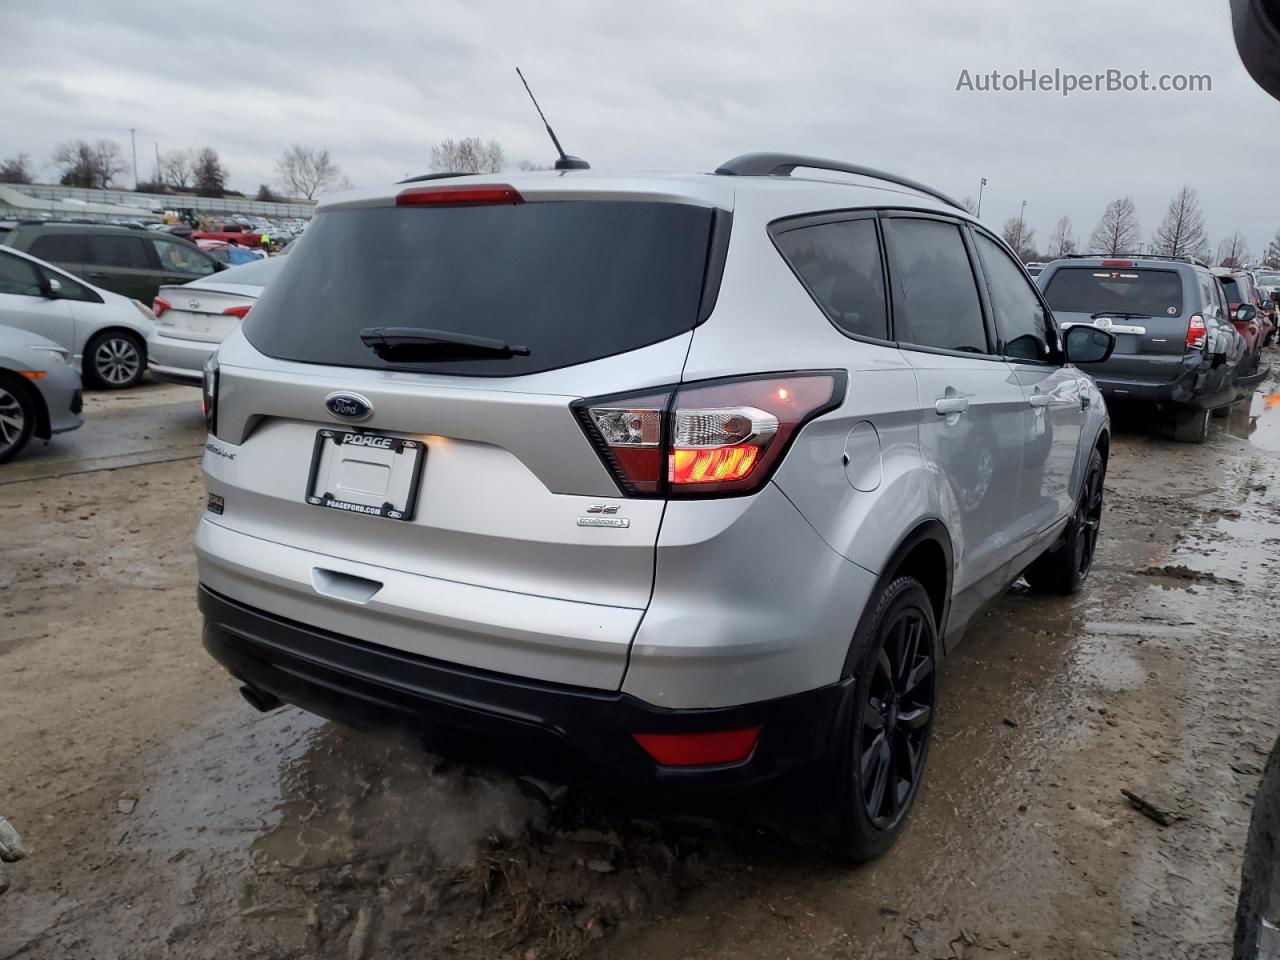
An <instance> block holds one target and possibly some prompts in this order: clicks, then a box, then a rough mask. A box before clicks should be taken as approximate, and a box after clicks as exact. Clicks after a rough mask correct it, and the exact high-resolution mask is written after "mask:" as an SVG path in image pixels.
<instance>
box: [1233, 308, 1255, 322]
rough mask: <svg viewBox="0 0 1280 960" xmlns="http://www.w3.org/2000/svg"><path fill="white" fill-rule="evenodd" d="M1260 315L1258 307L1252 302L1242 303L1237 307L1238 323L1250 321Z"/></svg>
mask: <svg viewBox="0 0 1280 960" xmlns="http://www.w3.org/2000/svg"><path fill="white" fill-rule="evenodd" d="M1257 315H1258V308H1257V307H1255V306H1254V305H1253V304H1252V303H1242V304H1240V306H1238V307H1236V323H1248V322H1249V321H1250V320H1252V319H1253V318H1254V317H1256V316H1257Z"/></svg>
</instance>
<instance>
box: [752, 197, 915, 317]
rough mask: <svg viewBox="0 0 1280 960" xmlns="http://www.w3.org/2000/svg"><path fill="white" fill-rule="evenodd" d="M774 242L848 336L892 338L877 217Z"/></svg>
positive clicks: (825, 226) (791, 233) (802, 230)
mask: <svg viewBox="0 0 1280 960" xmlns="http://www.w3.org/2000/svg"><path fill="white" fill-rule="evenodd" d="M774 239H775V242H776V243H777V245H778V250H779V251H780V252H781V253H782V255H783V257H785V258H786V260H787V262H788V263H789V264H790V265H791V268H792V269H793V270H794V271H795V272H796V274H797V275H798V276H799V277H800V279H801V281H802V282H803V283H804V285H805V287H806V289H808V291H809V293H810V295H811V296H812V297H813V298H814V300H816V301H817V302H818V305H819V306H820V307H822V310H823V312H824V313H826V315H827V317H828V318H829V319H830V320H831V322H832V323H834V324H835V325H836V326H837V327H839V328H840V329H841V330H843V331H844V332H846V333H851V334H855V335H857V336H862V337H874V338H876V339H880V340H887V339H888V337H889V319H888V309H887V307H886V303H885V295H884V268H883V265H882V263H881V260H880V241H879V239H878V238H877V236H876V222H875V220H874V219H873V218H864V219H858V220H842V221H839V222H836V223H821V224H815V225H813V226H806V227H800V228H798V229H793V230H786V231H785V232H781V233H778V234H776V235H775V238H774Z"/></svg>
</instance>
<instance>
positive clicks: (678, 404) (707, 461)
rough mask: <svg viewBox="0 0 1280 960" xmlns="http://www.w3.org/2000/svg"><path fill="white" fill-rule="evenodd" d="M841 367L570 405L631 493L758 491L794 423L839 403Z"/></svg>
mask: <svg viewBox="0 0 1280 960" xmlns="http://www.w3.org/2000/svg"><path fill="white" fill-rule="evenodd" d="M844 387H845V375H844V373H843V372H839V371H832V372H819V373H812V372H805V373H792V374H770V375H768V376H764V377H750V378H736V379H733V380H718V381H710V382H707V383H695V384H688V385H683V386H679V387H675V388H673V389H672V390H668V391H663V392H647V393H644V394H637V395H634V396H630V397H604V398H598V399H594V400H582V401H578V402H577V403H575V404H574V409H575V410H576V412H577V413H578V416H579V418H580V419H581V421H582V423H583V425H584V426H585V427H586V429H587V433H588V436H589V437H590V438H591V440H592V442H593V443H594V444H595V446H596V449H597V450H599V451H600V454H601V456H602V458H603V459H604V461H605V464H606V466H608V467H609V470H610V472H611V473H612V474H613V476H614V478H615V479H616V480H617V481H618V485H619V486H620V487H622V489H623V491H624V492H625V493H627V494H628V495H631V496H670V497H708V496H725V495H731V494H735V493H750V492H752V491H754V490H758V489H759V488H760V487H761V486H762V485H763V484H764V483H765V482H766V481H767V480H768V479H769V477H770V476H772V474H773V471H774V469H775V468H776V467H777V465H778V463H779V461H781V459H782V457H783V455H784V454H785V453H786V451H787V448H788V447H789V446H790V444H791V440H792V439H793V438H794V436H795V435H796V433H797V432H799V430H800V428H801V427H803V426H804V425H805V424H806V423H808V422H809V421H810V420H812V419H813V418H814V417H817V416H819V415H820V414H822V413H825V412H826V411H828V410H831V409H833V408H834V407H836V406H838V405H839V404H840V402H841V401H842V400H843V398H844Z"/></svg>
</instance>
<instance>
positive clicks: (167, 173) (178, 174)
mask: <svg viewBox="0 0 1280 960" xmlns="http://www.w3.org/2000/svg"><path fill="white" fill-rule="evenodd" d="M195 166H196V152H195V151H194V150H169V151H167V152H166V153H165V155H164V156H163V157H161V158H160V179H162V180H163V181H164V182H165V183H167V184H168V185H169V186H171V187H173V188H174V189H175V190H190V189H191V181H192V178H193V176H194V174H195Z"/></svg>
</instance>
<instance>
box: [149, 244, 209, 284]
mask: <svg viewBox="0 0 1280 960" xmlns="http://www.w3.org/2000/svg"><path fill="white" fill-rule="evenodd" d="M151 242H152V243H153V244H155V248H156V253H157V254H158V255H159V257H160V269H162V270H170V271H173V272H174V273H190V274H194V275H195V276H200V277H204V276H208V275H209V274H211V273H213V271H214V266H213V261H212V260H211V259H210V258H209V257H206V256H205V255H204V254H203V253H201V252H200V251H199V250H197V249H195V248H194V247H189V246H187V245H186V244H185V243H178V242H176V241H174V240H164V239H161V238H159V237H156V238H153V239H152V241H151Z"/></svg>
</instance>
